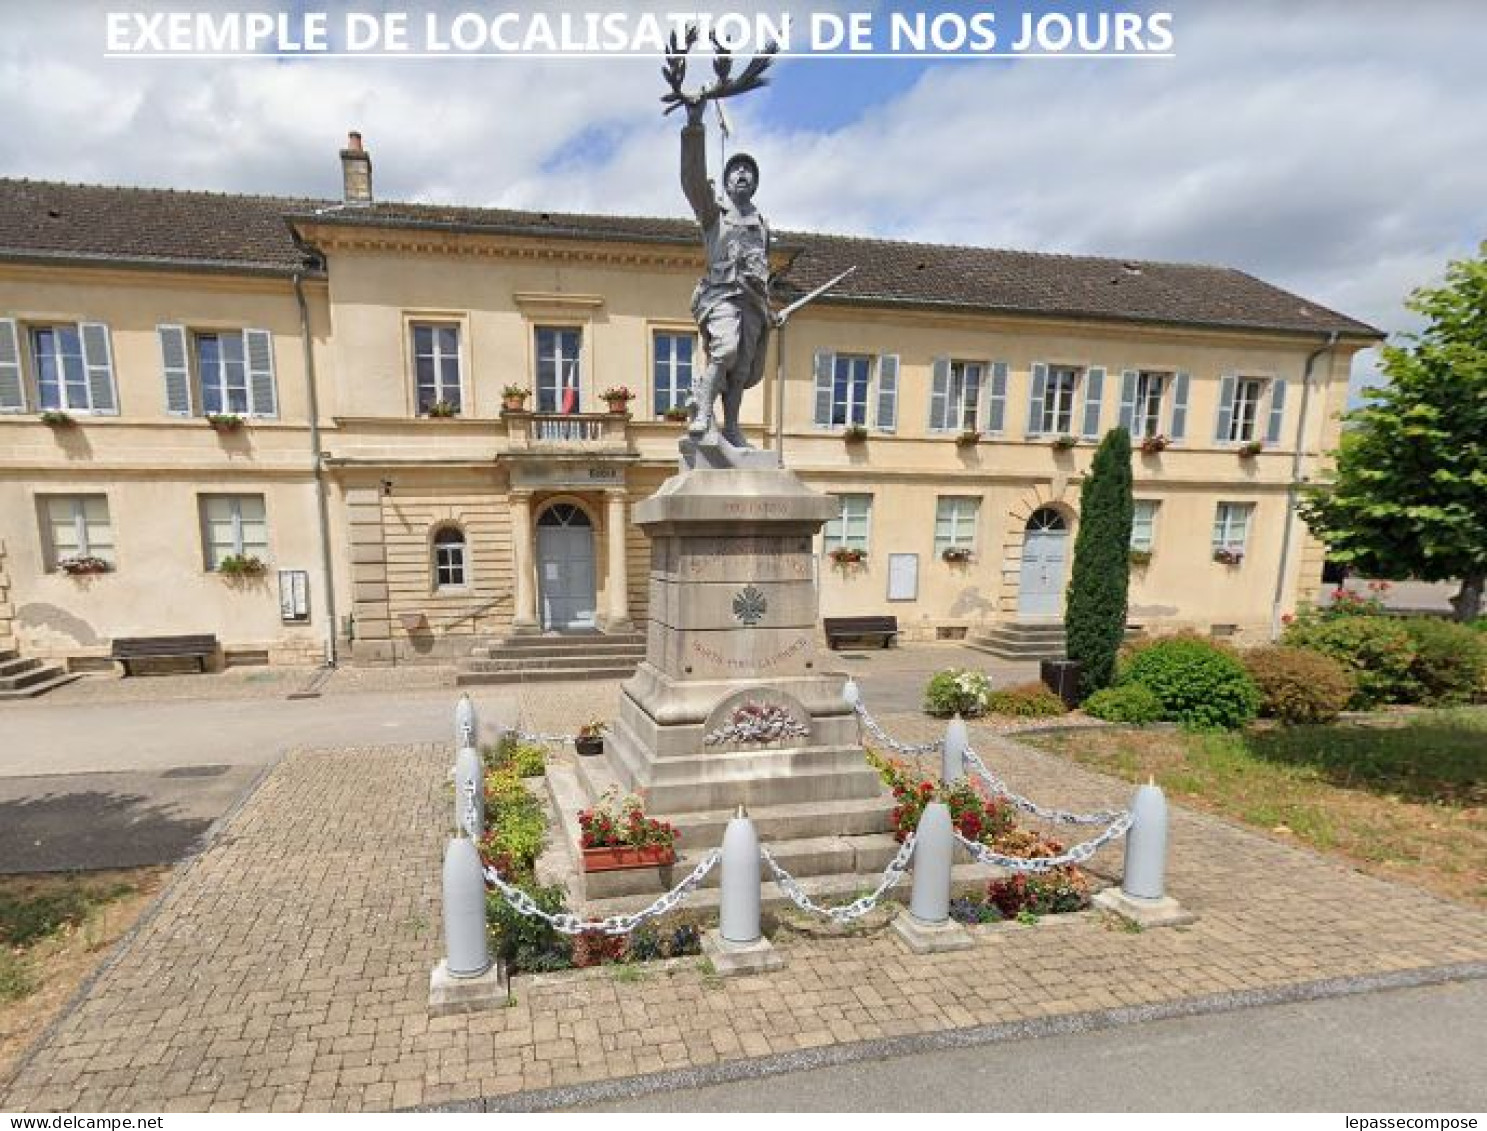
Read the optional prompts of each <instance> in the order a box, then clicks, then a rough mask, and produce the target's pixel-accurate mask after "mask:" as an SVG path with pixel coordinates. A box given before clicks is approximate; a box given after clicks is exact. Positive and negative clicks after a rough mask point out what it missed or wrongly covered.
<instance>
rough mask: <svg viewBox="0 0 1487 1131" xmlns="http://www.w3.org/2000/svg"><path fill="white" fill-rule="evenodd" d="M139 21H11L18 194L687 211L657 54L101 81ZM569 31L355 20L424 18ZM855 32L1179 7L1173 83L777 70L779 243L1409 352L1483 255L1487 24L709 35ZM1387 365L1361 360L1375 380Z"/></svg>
mask: <svg viewBox="0 0 1487 1131" xmlns="http://www.w3.org/2000/svg"><path fill="white" fill-rule="evenodd" d="M129 6H130V5H129V3H127V0H115V2H113V3H107V4H92V3H74V2H68V3H53V4H48V5H44V6H43V5H37V4H34V3H23V2H22V0H0V105H3V106H4V107H5V108H6V110H7V113H6V115H5V117H6V128H5V129H4V130H0V175H4V176H24V177H33V178H40V179H55V180H70V181H88V182H96V183H111V184H135V185H153V186H169V187H178V188H202V189H216V190H225V191H248V192H261V193H268V194H275V195H311V196H326V197H334V196H338V195H339V193H340V171H339V164H338V162H337V160H336V151H337V149H338V148H339V147H340V146H341V144H343V142H344V138H345V134H346V131H347V129H349V128H356V129H360V130H361V131H362V132H363V133H364V135H365V136H366V140H367V145H368V148H369V149H370V150H371V151H372V154H373V158H374V164H375V177H376V188H377V193H378V195H379V196H380V197H382V198H384V199H407V200H428V201H438V202H451V203H465V204H488V205H502V206H513V207H540V208H543V209H548V210H555V211H556V210H582V211H601V212H611V211H613V212H635V213H643V214H650V215H678V216H680V215H685V214H686V208H685V203H684V201H683V200H682V199H681V196H680V193H679V191H678V189H677V187H676V183H675V177H674V174H673V172H672V170H673V167H674V162H675V146H676V140H675V129H676V126H677V124H678V123H677V121H676V118H675V116H673V117H671V118H666V119H663V118H662V117H661V115H660V113H659V103H658V101H657V99H658V96H659V95H660V93H661V92H662V90H663V89H664V87H663V85H662V82H661V79H660V76H659V74H658V67H657V64H658V60H657V59H655V58H653V57H643V58H629V59H624V58H619V59H592V58H590V59H581V60H538V59H530V58H513V57H505V58H485V59H480V58H463V59H447V60H436V61H430V60H421V59H386V58H377V59H374V58H356V59H348V58H340V59H335V58H320V59H313V60H283V59H273V58H254V59H239V60H220V59H218V60H185V59H173V60H167V61H161V60H143V59H106V58H104V49H105V24H104V15H103V13H104V12H105V11H106V10H119V9H120V8H127V7H129ZM133 6H134V7H135V8H137V9H140V10H155V9H156V8H183V7H188V6H191V5H186V4H180V3H175V4H160V5H140V4H135V5H133ZM563 6H564V5H556V4H549V5H521V6H518V5H514V4H501V3H494V4H483V3H480V2H479V0H465V2H463V3H455V4H438V3H433V2H425V3H414V2H413V0H364V2H363V3H359V4H352V5H350V7H351V8H353V9H355V10H358V11H364V12H382V11H386V10H396V11H406V12H411V13H414V14H415V19H421V18H422V14H423V13H425V12H429V11H440V10H442V11H445V12H446V13H452V12H457V11H477V12H483V13H485V14H486V15H491V14H494V13H496V12H499V11H501V10H507V9H509V10H520V11H522V12H531V11H535V10H539V9H541V8H544V7H545V8H553V9H555V8H559V7H563ZM848 6H850V7H852V8H854V9H856V10H872V11H873V12H874V18H875V23H876V22H877V21H883V22H886V18H887V12H888V11H891V10H893V8H894V7H897V8H898V9H899V10H933V11H937V12H938V11H951V10H954V11H959V12H962V13H970V12H973V11H978V10H980V11H993V12H995V13H996V17H997V26H998V28H999V29H1005V32H1010V31H1011V29H1012V28H1013V27H1015V25H1016V24H1017V22H1018V21H1019V20H1020V16H1021V12H1022V10H1023V8H1024V7H1031V8H1032V10H1034V11H1036V12H1044V11H1059V12H1065V13H1073V12H1076V11H1081V10H1082V11H1086V12H1096V13H1097V12H1100V11H1106V12H1108V11H1111V10H1112V9H1116V8H1118V9H1120V10H1123V11H1132V12H1144V13H1150V12H1152V11H1168V12H1171V13H1172V24H1171V26H1172V30H1173V35H1174V40H1175V47H1174V51H1175V57H1174V58H1170V59H1152V58H1148V59H1134V58H1128V59H1114V60H1112V59H1018V60H989V59H939V60H916V61H889V60H882V59H853V60H829V59H819V58H790V59H784V60H782V61H780V63H779V64H778V65H777V67H776V68H775V72H774V76H775V81H774V85H773V86H772V87H771V88H769V89H768V90H766V91H763V92H761V93H759V94H755V95H751V96H749V97H748V98H745V99H742V100H738V101H735V102H733V103H731V104H730V110H731V111H732V114H731V117H732V119H733V127H734V140H733V144H734V145H736V146H737V147H739V148H747V149H749V150H750V151H751V152H753V153H754V154H756V155H757V156H758V157H759V158H760V161H761V163H762V165H763V169H764V183H763V187H762V189H761V194H760V201H761V204H762V205H763V206H764V209H765V211H766V212H767V213H768V214H769V216H770V217H771V219H772V220H773V222H774V223H775V224H776V225H778V226H782V227H794V228H808V229H816V230H822V231H836V232H850V233H859V234H870V235H878V236H885V237H894V238H905V239H922V240H931V241H945V242H956V243H969V244H983V245H991V246H1000V247H1012V248H1025V249H1033V250H1041V251H1060V252H1074V253H1090V254H1105V255H1115V256H1122V257H1131V258H1146V259H1171V260H1183V261H1197V262H1207V263H1221V264H1226V265H1230V266H1235V267H1240V268H1243V269H1244V270H1247V271H1250V272H1253V273H1254V274H1256V275H1259V276H1261V277H1262V278H1265V279H1267V280H1269V281H1271V282H1274V283H1277V284H1279V285H1281V286H1284V287H1287V288H1290V289H1292V290H1295V291H1298V292H1300V293H1301V294H1303V295H1306V296H1308V297H1310V298H1312V299H1314V300H1316V301H1319V302H1322V303H1325V304H1327V305H1329V306H1332V307H1334V308H1337V309H1340V310H1342V311H1344V312H1346V313H1348V314H1351V315H1353V316H1355V317H1359V318H1362V319H1364V320H1366V321H1369V322H1372V323H1373V324H1375V325H1378V326H1380V327H1381V328H1383V329H1386V330H1390V331H1396V332H1397V331H1400V330H1406V329H1409V328H1410V327H1411V325H1412V323H1411V321H1410V316H1409V315H1408V314H1407V313H1406V312H1405V311H1404V309H1403V307H1402V305H1401V303H1402V299H1403V298H1404V296H1405V295H1406V294H1407V293H1408V292H1409V290H1410V289H1411V288H1412V287H1414V286H1416V285H1419V284H1420V283H1422V282H1427V281H1431V280H1434V279H1438V278H1439V277H1440V274H1441V272H1442V270H1443V268H1444V265H1445V263H1446V262H1447V261H1448V260H1449V259H1451V258H1456V257H1460V256H1463V255H1468V254H1471V253H1473V252H1474V250H1475V249H1476V247H1477V246H1478V244H1479V243H1480V242H1481V241H1482V240H1483V238H1484V237H1487V222H1484V215H1483V212H1484V203H1487V96H1484V94H1483V90H1482V85H1481V65H1482V63H1481V61H1482V59H1483V58H1484V57H1487V12H1484V9H1483V8H1482V6H1481V5H1480V4H1479V3H1476V2H1474V0H1459V2H1456V0H1450V2H1447V0H1414V2H1412V3H1397V2H1392V0H1338V2H1332V0H1305V2H1304V3H1303V2H1301V0H1285V2H1270V0H1242V2H1239V0H1174V2H1171V3H1158V4H1155V5H1140V4H1136V3H1134V2H1130V3H1121V2H1120V0H1114V2H1113V3H1112V0H1078V3H1075V2H1074V0H1043V2H1039V3H1036V4H1031V5H1024V4H1022V3H987V4H981V5H967V4H949V3H947V4H919V5H910V4H908V3H906V2H905V0H896V4H893V5H886V6H885V5H882V4H879V5H871V4H868V3H866V2H865V0H863V2H859V3H853V4H851V5H844V4H841V3H833V2H832V0H817V2H815V3H811V4H809V5H793V6H791V5H787V4H783V3H776V4H768V3H766V4H756V3H750V2H747V0H735V2H733V3H726V4H722V5H715V6H713V8H712V10H715V11H735V12H750V11H759V10H762V11H766V12H769V13H779V12H781V11H785V10H787V9H789V10H793V11H795V12H797V13H808V12H810V11H813V10H814V11H840V10H842V9H843V8H845V7H848ZM233 7H234V5H230V4H218V5H213V4H208V3H198V4H196V5H194V8H195V9H196V10H214V11H218V12H221V11H228V10H231V9H232V8H233ZM244 7H251V8H253V9H256V10H260V11H261V10H273V9H275V7H276V5H275V4H274V3H271V2H264V0H258V2H256V3H254V4H252V5H244ZM277 7H278V8H279V10H282V11H284V12H288V13H294V12H297V11H299V10H301V9H304V8H310V9H312V10H328V11H331V12H332V13H333V18H334V16H335V14H336V13H342V12H344V11H345V9H346V7H347V5H344V4H331V3H328V2H327V3H319V2H316V0H309V2H308V3H307V2H304V0H300V2H298V3H284V4H282V5H278V6H277ZM566 7H568V8H572V9H577V8H581V9H584V10H590V11H601V10H614V9H618V8H621V7H626V6H623V5H617V4H611V5H607V6H606V5H604V4H601V3H599V2H598V0H595V2H594V3H588V4H582V5H579V4H568V5H566ZM636 7H637V8H638V7H639V6H636ZM678 7H683V6H682V5H666V6H663V7H662V8H661V9H659V10H664V11H669V10H675V9H676V8H678ZM878 26H881V24H879V25H878ZM1005 32H1004V34H1005ZM700 65H701V64H699V66H700ZM1371 368H1372V361H1371V354H1365V355H1363V357H1362V358H1360V361H1359V363H1358V364H1357V365H1356V366H1355V371H1354V380H1355V383H1357V382H1361V381H1365V380H1368V379H1369V377H1370V373H1371Z"/></svg>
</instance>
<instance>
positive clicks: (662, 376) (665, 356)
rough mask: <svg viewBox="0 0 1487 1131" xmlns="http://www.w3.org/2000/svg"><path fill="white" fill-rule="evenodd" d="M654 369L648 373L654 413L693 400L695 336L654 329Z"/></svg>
mask: <svg viewBox="0 0 1487 1131" xmlns="http://www.w3.org/2000/svg"><path fill="white" fill-rule="evenodd" d="M654 341H655V360H654V363H653V364H654V370H653V372H652V374H651V377H652V380H651V395H652V397H653V402H652V408H653V410H654V412H655V414H656V415H657V416H664V415H665V414H666V410H667V409H672V408H685V407H686V406H687V405H689V404H691V403H692V355H693V351H694V350H695V349H696V348H697V339H696V337H695V336H694V335H692V334H673V333H670V332H668V331H664V330H657V331H656V334H655V339H654Z"/></svg>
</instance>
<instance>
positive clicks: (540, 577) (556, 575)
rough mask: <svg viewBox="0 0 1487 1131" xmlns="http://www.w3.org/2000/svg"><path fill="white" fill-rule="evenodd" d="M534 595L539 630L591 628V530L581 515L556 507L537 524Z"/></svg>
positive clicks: (560, 505)
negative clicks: (536, 596) (537, 602)
mask: <svg viewBox="0 0 1487 1131" xmlns="http://www.w3.org/2000/svg"><path fill="white" fill-rule="evenodd" d="M537 591H538V593H539V594H540V595H541V598H542V627H543V628H544V629H548V630H559V631H561V630H563V629H574V628H593V627H594V606H595V604H597V602H596V600H595V594H594V530H593V527H591V526H590V525H589V519H588V516H587V515H586V514H584V513H583V511H581V510H579V509H578V508H577V507H575V506H572V505H570V504H567V503H558V504H557V505H556V506H552V507H549V508H548V509H547V510H545V511H543V512H542V517H541V518H539V519H538V520H537Z"/></svg>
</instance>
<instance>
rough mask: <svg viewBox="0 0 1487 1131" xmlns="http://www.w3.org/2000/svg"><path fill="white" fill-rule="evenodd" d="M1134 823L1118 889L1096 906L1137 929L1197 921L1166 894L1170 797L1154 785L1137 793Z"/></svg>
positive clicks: (1099, 898) (1106, 892)
mask: <svg viewBox="0 0 1487 1131" xmlns="http://www.w3.org/2000/svg"><path fill="white" fill-rule="evenodd" d="M1131 814H1132V816H1133V818H1134V820H1133V821H1132V823H1131V828H1130V831H1129V832H1127V833H1126V861H1125V868H1124V870H1123V872H1122V874H1121V884H1120V887H1119V888H1106V889H1105V890H1104V891H1102V892H1100V893H1098V894H1097V895H1096V896H1095V898H1094V904H1095V906H1096V907H1100V908H1102V909H1104V910H1106V911H1109V912H1111V913H1112V914H1115V915H1119V916H1120V917H1121V918H1122V919H1125V920H1127V921H1129V922H1131V923H1134V924H1136V926H1138V927H1141V928H1143V929H1144V928H1146V927H1175V926H1178V925H1180V924H1182V923H1191V922H1192V921H1193V920H1194V919H1196V918H1197V916H1196V915H1194V914H1193V913H1192V912H1191V911H1185V910H1184V909H1183V908H1182V906H1181V905H1180V904H1179V903H1178V902H1177V900H1175V899H1173V898H1171V897H1170V896H1169V895H1167V894H1166V890H1165V886H1164V885H1165V882H1166V876H1167V824H1168V821H1167V798H1166V796H1165V795H1164V794H1163V793H1162V790H1161V787H1160V786H1158V785H1156V784H1155V783H1154V782H1153V783H1149V784H1147V785H1143V786H1141V787H1140V788H1139V789H1137V790H1136V797H1135V799H1134V800H1133V801H1132V802H1131Z"/></svg>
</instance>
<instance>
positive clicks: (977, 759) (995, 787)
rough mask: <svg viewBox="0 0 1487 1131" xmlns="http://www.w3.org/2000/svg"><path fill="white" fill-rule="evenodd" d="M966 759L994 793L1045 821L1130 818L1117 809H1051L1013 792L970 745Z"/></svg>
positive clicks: (1107, 821)
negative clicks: (1075, 811)
mask: <svg viewBox="0 0 1487 1131" xmlns="http://www.w3.org/2000/svg"><path fill="white" fill-rule="evenodd" d="M965 760H966V764H967V765H968V766H970V768H971V770H972V771H973V772H974V773H975V774H976V775H977V776H978V777H979V778H980V779H981V780H982V781H984V782H985V783H986V785H987V787H988V788H989V789H990V790H991V791H992V792H993V793H995V794H999V795H1000V796H1002V797H1005V798H1006V799H1007V800H1008V801H1010V802H1012V804H1013V805H1016V806H1017V808H1019V809H1021V810H1022V811H1023V812H1024V813H1031V814H1032V815H1033V816H1035V817H1041V818H1043V820H1045V821H1057V822H1058V823H1059V824H1062V825H1108V824H1110V823H1111V822H1112V821H1118V820H1120V819H1121V818H1129V816H1130V814H1129V813H1128V812H1123V811H1121V810H1117V809H1100V810H1097V811H1095V812H1093V813H1069V812H1065V811H1064V810H1063V809H1049V808H1047V807H1046V806H1043V805H1039V804H1038V803H1037V802H1036V801H1031V800H1029V799H1028V798H1026V797H1023V796H1022V795H1021V794H1017V793H1013V792H1012V791H1011V790H1010V789H1008V788H1007V783H1006V782H1004V781H1003V780H1002V779H1001V778H999V777H997V775H996V774H994V773H992V772H991V770H989V769H987V767H986V763H985V762H983V761H981V756H980V755H979V754H977V753H976V751H975V750H973V749H972V748H971V747H969V746H967V747H966V757H965ZM1126 827H1127V828H1129V827H1130V821H1129V820H1127V821H1126Z"/></svg>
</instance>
